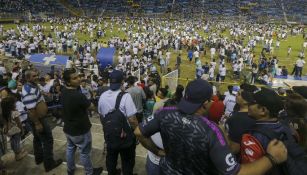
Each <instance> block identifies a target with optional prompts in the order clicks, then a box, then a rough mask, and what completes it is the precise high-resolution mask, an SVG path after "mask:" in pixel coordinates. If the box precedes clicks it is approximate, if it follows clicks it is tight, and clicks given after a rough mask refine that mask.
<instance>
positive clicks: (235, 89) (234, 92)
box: [232, 86, 240, 95]
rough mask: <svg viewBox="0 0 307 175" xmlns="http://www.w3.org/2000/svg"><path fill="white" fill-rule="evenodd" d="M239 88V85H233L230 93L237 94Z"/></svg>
mask: <svg viewBox="0 0 307 175" xmlns="http://www.w3.org/2000/svg"><path fill="white" fill-rule="evenodd" d="M239 90H240V87H239V86H234V87H233V88H232V94H233V95H237V94H238V92H239Z"/></svg>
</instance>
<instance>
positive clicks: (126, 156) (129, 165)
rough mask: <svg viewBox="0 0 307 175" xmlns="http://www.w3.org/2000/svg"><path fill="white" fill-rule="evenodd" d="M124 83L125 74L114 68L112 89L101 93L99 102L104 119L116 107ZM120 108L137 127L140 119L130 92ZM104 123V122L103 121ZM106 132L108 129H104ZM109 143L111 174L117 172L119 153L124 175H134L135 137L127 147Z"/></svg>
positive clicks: (101, 115)
mask: <svg viewBox="0 0 307 175" xmlns="http://www.w3.org/2000/svg"><path fill="white" fill-rule="evenodd" d="M123 83H124V74H123V72H121V71H119V70H114V71H113V72H112V73H111V74H110V89H109V90H107V91H106V92H104V93H103V94H101V96H100V98H99V102H98V113H99V114H100V119H101V121H103V120H104V119H105V117H106V115H107V114H109V113H111V112H112V111H114V109H115V104H116V101H117V97H118V95H119V94H120V93H121V92H122V89H121V88H122V85H123ZM118 108H119V110H120V111H121V113H122V114H123V115H124V116H125V117H126V119H127V122H128V124H129V125H130V127H131V129H133V130H134V128H136V126H137V124H138V121H137V118H136V116H135V114H136V113H137V109H136V107H135V105H134V103H133V100H132V97H131V95H130V94H129V93H124V94H123V95H122V98H121V101H120V102H119V107H118ZM102 123H103V122H102ZM104 134H105V135H107V134H106V131H105V130H104ZM133 136H134V135H133ZM106 143H107V156H106V165H107V170H108V174H109V175H115V174H116V173H117V170H116V165H117V159H118V154H120V156H121V161H122V171H123V174H124V175H132V174H133V167H134V164H135V148H136V142H135V138H134V141H133V143H132V144H130V145H129V146H128V145H126V147H125V148H114V147H112V145H111V144H110V143H111V142H108V141H107V140H106Z"/></svg>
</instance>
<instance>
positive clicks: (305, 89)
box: [292, 86, 307, 99]
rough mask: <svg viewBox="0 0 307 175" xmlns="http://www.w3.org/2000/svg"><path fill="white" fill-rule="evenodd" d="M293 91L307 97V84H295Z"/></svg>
mask: <svg viewBox="0 0 307 175" xmlns="http://www.w3.org/2000/svg"><path fill="white" fill-rule="evenodd" d="M292 89H293V91H294V92H296V93H298V94H300V95H301V96H303V97H304V98H305V99H307V86H293V87H292Z"/></svg>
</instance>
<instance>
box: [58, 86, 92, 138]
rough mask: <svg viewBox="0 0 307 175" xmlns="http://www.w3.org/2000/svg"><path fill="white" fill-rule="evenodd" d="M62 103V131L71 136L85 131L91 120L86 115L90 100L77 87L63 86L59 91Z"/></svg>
mask: <svg viewBox="0 0 307 175" xmlns="http://www.w3.org/2000/svg"><path fill="white" fill-rule="evenodd" d="M61 103H62V105H63V121H64V129H63V130H64V132H65V133H66V134H68V135H71V136H79V135H82V134H85V133H87V132H88V131H89V130H90V128H91V126H92V125H91V122H90V120H89V118H88V116H87V108H88V107H89V106H90V105H91V102H90V101H89V100H88V99H87V98H86V97H85V95H83V94H82V93H81V92H80V91H78V90H77V89H67V88H64V89H63V92H62V93H61Z"/></svg>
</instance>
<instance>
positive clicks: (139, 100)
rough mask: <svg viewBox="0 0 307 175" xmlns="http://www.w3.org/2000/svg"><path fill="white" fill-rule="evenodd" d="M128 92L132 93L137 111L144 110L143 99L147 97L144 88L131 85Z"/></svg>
mask: <svg viewBox="0 0 307 175" xmlns="http://www.w3.org/2000/svg"><path fill="white" fill-rule="evenodd" d="M126 92H128V93H129V94H130V95H131V97H132V100H133V102H134V104H135V107H136V110H137V113H140V112H143V100H145V99H146V95H145V93H144V91H143V89H142V88H140V87H136V86H132V87H129V88H128V89H127V90H126Z"/></svg>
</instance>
